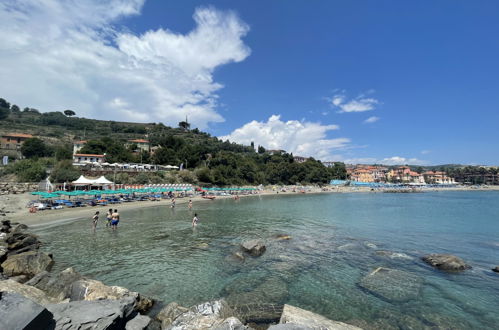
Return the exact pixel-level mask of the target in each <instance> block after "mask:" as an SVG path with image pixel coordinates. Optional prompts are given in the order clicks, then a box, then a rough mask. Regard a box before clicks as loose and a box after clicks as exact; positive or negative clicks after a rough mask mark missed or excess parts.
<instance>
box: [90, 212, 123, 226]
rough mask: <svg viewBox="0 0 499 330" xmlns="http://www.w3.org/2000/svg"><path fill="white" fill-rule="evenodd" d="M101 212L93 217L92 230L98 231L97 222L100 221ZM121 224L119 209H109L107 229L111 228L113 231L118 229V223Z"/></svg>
mask: <svg viewBox="0 0 499 330" xmlns="http://www.w3.org/2000/svg"><path fill="white" fill-rule="evenodd" d="M99 213H100V212H99V211H96V212H95V214H94V216H93V217H92V228H93V230H94V231H95V229H97V222H98V221H99ZM119 222H120V214H119V213H118V210H117V209H114V211H113V209H109V210H108V211H107V213H106V227H110V228H111V229H112V230H116V229H118V223H119Z"/></svg>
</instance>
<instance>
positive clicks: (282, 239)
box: [274, 234, 292, 241]
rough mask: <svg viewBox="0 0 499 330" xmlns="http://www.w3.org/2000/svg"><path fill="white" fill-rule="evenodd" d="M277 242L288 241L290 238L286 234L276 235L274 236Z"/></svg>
mask: <svg viewBox="0 0 499 330" xmlns="http://www.w3.org/2000/svg"><path fill="white" fill-rule="evenodd" d="M274 238H275V239H276V240H277V241H289V240H290V239H291V238H292V237H291V236H290V235H286V234H277V235H275V236H274Z"/></svg>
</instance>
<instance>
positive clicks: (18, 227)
mask: <svg viewBox="0 0 499 330" xmlns="http://www.w3.org/2000/svg"><path fill="white" fill-rule="evenodd" d="M26 229H28V226H26V225H25V224H22V223H20V224H18V225H15V226H14V227H12V229H11V230H10V232H11V233H22V232H23V231H25V230H26Z"/></svg>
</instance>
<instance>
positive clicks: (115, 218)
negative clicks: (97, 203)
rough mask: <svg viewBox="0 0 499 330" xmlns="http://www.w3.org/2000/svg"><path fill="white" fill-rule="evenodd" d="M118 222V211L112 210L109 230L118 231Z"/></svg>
mask: <svg viewBox="0 0 499 330" xmlns="http://www.w3.org/2000/svg"><path fill="white" fill-rule="evenodd" d="M119 222H120V214H119V213H118V210H116V209H115V210H114V212H113V214H112V220H111V228H112V229H113V230H116V229H118V223H119Z"/></svg>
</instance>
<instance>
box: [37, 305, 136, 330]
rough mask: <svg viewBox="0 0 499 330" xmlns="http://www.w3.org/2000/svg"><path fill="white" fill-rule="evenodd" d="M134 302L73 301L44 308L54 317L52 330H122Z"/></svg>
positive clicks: (129, 317)
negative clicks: (54, 323)
mask: <svg viewBox="0 0 499 330" xmlns="http://www.w3.org/2000/svg"><path fill="white" fill-rule="evenodd" d="M134 307H135V300H134V299H133V298H132V297H129V298H125V299H120V300H97V301H73V302H69V303H66V304H49V305H47V306H46V308H47V309H48V310H49V311H50V312H52V314H53V315H54V320H55V322H56V325H55V328H54V330H63V329H64V330H80V329H92V330H104V329H124V328H125V324H126V323H127V321H128V320H130V319H131V317H132V316H133V315H134V314H133V313H134V311H133V310H134Z"/></svg>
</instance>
